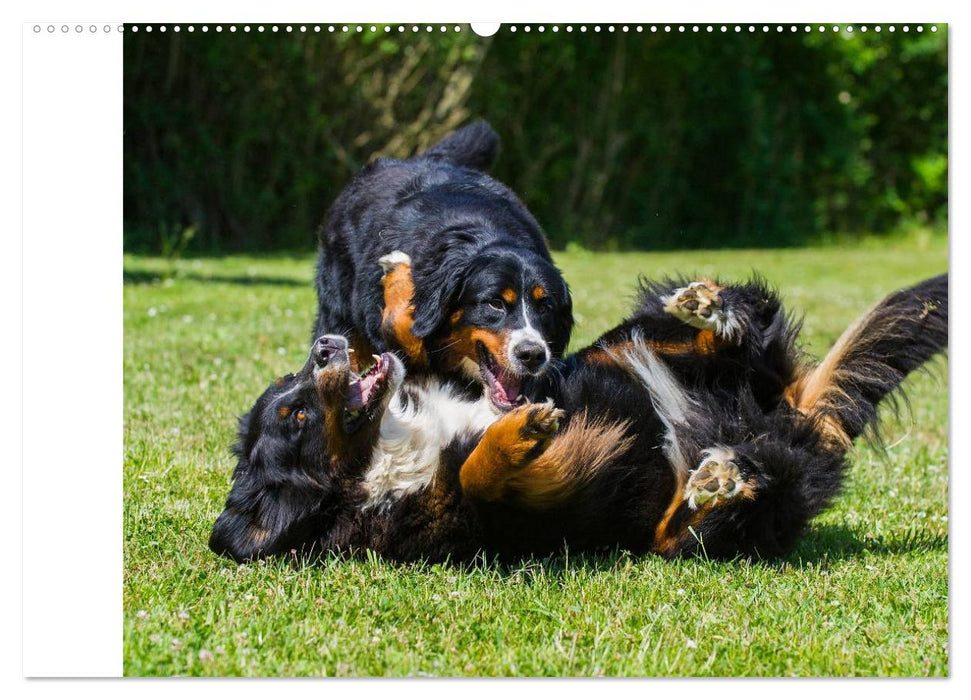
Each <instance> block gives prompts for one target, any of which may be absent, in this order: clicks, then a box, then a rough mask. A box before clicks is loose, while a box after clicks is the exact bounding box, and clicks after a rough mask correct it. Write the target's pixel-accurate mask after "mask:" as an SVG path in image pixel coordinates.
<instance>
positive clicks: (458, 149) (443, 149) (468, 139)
mask: <svg viewBox="0 0 971 700" xmlns="http://www.w3.org/2000/svg"><path fill="white" fill-rule="evenodd" d="M498 153H499V135H498V134H497V133H496V132H495V131H493V129H492V127H491V126H489V122H486V121H482V120H480V121H477V122H472V123H471V124H469V125H468V126H463V127H462V128H461V129H459V130H458V131H456V132H454V133H452V134H450V135H448V136H446V137H445V138H444V139H442V140H441V141H439V142H438V143H436V144H435V145H434V146H432V147H431V148H429V149H428V150H427V151H425V152H424V153H422V157H423V158H431V159H433V160H444V161H446V162H449V163H452V164H454V165H458V166H461V167H463V168H472V169H473V170H482V171H485V170H488V169H489V168H490V167H491V166H492V162H493V161H494V160H495V159H496V155H497V154H498Z"/></svg>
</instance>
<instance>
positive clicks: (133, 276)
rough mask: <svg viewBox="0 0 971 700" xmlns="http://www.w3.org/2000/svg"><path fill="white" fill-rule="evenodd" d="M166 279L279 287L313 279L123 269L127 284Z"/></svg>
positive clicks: (297, 284) (154, 282) (307, 283)
mask: <svg viewBox="0 0 971 700" xmlns="http://www.w3.org/2000/svg"><path fill="white" fill-rule="evenodd" d="M166 279H179V280H191V281H193V282H212V283H216V284H239V285H245V286H252V285H269V286H277V287H307V286H309V285H312V284H313V282H312V281H308V280H306V279H294V278H292V277H258V276H253V275H204V274H199V273H195V272H178V273H176V274H174V275H170V274H165V273H162V272H149V271H148V270H130V269H125V270H124V271H123V281H124V283H125V284H133V285H135V284H158V283H159V282H162V281H163V280H166Z"/></svg>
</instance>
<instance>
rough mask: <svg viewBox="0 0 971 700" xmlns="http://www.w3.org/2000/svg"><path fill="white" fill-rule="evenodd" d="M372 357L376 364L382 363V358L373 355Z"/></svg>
mask: <svg viewBox="0 0 971 700" xmlns="http://www.w3.org/2000/svg"><path fill="white" fill-rule="evenodd" d="M371 357H372V358H373V359H374V361H375V362H380V361H381V356H380V355H371Z"/></svg>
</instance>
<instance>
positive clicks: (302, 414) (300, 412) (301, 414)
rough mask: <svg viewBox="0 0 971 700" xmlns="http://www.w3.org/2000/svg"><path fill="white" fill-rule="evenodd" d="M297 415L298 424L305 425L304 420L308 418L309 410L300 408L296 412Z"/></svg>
mask: <svg viewBox="0 0 971 700" xmlns="http://www.w3.org/2000/svg"><path fill="white" fill-rule="evenodd" d="M294 415H295V416H296V417H297V425H303V422H304V421H305V420H307V412H306V411H305V410H304V409H302V408H301V409H298V410H297V412H296V413H295V414H294Z"/></svg>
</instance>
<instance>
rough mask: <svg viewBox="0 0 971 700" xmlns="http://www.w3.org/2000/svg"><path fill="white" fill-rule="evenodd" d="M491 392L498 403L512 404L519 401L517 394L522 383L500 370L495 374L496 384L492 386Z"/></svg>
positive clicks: (517, 378)
mask: <svg viewBox="0 0 971 700" xmlns="http://www.w3.org/2000/svg"><path fill="white" fill-rule="evenodd" d="M493 390H494V391H495V394H496V398H498V399H499V400H500V401H502V402H504V403H508V404H514V403H516V402H517V401H519V392H520V391H521V390H522V383H521V382H520V381H519V377H516V376H514V375H512V374H507V373H506V372H503V371H501V370H500V371H499V372H498V373H497V374H496V383H495V385H494V386H493Z"/></svg>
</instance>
